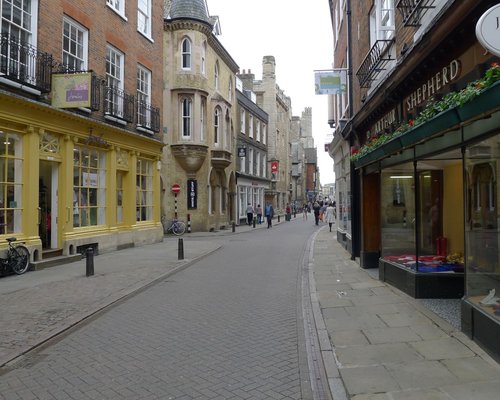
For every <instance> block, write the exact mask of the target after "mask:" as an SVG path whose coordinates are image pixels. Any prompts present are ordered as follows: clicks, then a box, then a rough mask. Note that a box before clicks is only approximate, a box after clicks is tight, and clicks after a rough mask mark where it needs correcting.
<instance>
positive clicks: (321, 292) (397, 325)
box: [309, 227, 500, 400]
mask: <svg viewBox="0 0 500 400" xmlns="http://www.w3.org/2000/svg"><path fill="white" fill-rule="evenodd" d="M335 235H336V233H333V232H332V233H330V232H328V228H327V227H323V228H321V229H320V230H319V231H318V233H317V236H316V238H315V243H314V250H313V258H314V259H313V261H312V265H311V268H310V274H309V276H310V288H311V298H312V301H313V310H315V313H314V314H315V319H316V327H317V330H318V336H319V339H320V347H321V350H322V355H323V360H324V363H325V366H326V370H327V376H328V378H329V382H330V387H331V388H332V389H333V390H332V392H333V393H334V396H333V397H334V400H342V399H344V398H348V399H352V400H403V399H404V400H498V399H500V366H499V365H498V364H497V363H496V362H495V361H494V360H493V359H492V358H491V357H489V356H488V355H487V354H486V353H485V352H484V351H483V350H482V349H480V348H479V346H477V345H476V344H475V343H474V342H472V341H471V340H469V339H468V338H467V336H466V335H464V334H463V333H462V332H460V331H459V330H456V329H455V328H454V327H452V326H451V325H450V324H449V323H448V322H446V321H444V320H443V319H441V318H440V317H438V316H437V315H436V314H434V313H433V312H431V311H430V310H428V309H426V308H425V307H423V306H422V305H420V304H419V303H418V302H417V301H416V300H415V299H413V298H411V297H409V296H407V295H406V294H404V293H403V292H401V291H399V290H397V289H395V288H393V287H391V286H389V285H387V284H385V283H384V282H381V281H379V280H377V279H374V278H372V277H371V276H370V274H368V272H367V271H365V270H363V269H362V268H360V267H359V264H358V263H356V262H355V261H352V260H350V257H349V255H348V253H347V252H346V251H345V250H344V249H343V248H342V247H341V246H340V245H339V243H338V242H337V240H336V237H335Z"/></svg>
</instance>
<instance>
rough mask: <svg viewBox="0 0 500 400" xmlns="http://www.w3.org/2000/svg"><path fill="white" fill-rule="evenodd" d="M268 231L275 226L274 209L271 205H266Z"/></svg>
mask: <svg viewBox="0 0 500 400" xmlns="http://www.w3.org/2000/svg"><path fill="white" fill-rule="evenodd" d="M265 211H266V219H267V229H269V228H271V227H272V226H273V217H274V208H273V205H272V204H271V203H267V204H266V210H265Z"/></svg>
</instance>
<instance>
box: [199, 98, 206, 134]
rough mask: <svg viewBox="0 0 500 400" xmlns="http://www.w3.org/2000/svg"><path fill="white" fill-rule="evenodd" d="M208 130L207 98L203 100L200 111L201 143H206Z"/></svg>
mask: <svg viewBox="0 0 500 400" xmlns="http://www.w3.org/2000/svg"><path fill="white" fill-rule="evenodd" d="M206 129H207V99H206V98H205V97H202V98H201V110H200V141H201V142H204V141H205V132H206Z"/></svg>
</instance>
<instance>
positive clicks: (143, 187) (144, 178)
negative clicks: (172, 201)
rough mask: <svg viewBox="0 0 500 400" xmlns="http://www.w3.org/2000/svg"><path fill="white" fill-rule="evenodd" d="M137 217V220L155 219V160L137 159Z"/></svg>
mask: <svg viewBox="0 0 500 400" xmlns="http://www.w3.org/2000/svg"><path fill="white" fill-rule="evenodd" d="M136 192H137V194H136V204H137V207H136V214H137V215H136V217H137V219H136V220H137V221H138V222H139V221H151V220H152V219H153V162H152V161H149V160H143V159H138V160H137V176H136Z"/></svg>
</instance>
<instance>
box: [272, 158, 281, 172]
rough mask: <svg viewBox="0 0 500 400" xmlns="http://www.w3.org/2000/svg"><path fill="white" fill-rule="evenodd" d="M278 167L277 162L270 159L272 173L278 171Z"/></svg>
mask: <svg viewBox="0 0 500 400" xmlns="http://www.w3.org/2000/svg"><path fill="white" fill-rule="evenodd" d="M278 169H279V162H278V161H271V172H273V173H275V172H278Z"/></svg>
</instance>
